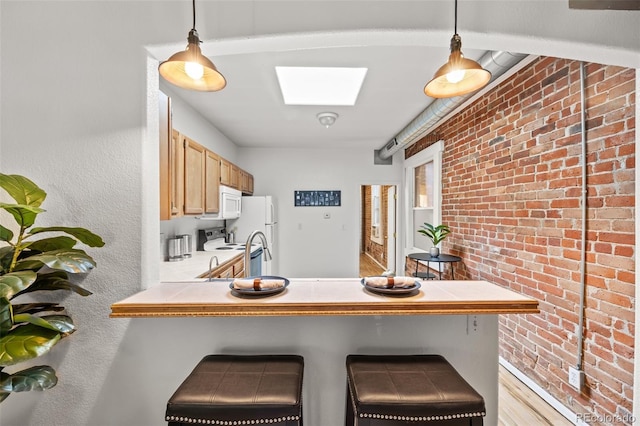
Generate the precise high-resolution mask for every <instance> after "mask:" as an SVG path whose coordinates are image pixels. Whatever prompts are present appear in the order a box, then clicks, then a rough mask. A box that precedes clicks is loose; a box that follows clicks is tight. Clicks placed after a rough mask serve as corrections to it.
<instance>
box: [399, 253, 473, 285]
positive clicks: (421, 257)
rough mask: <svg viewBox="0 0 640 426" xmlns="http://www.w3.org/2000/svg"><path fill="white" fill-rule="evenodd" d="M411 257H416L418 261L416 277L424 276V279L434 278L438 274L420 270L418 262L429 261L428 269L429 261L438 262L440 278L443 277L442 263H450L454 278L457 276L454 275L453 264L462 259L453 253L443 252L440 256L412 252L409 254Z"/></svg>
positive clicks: (452, 277)
mask: <svg viewBox="0 0 640 426" xmlns="http://www.w3.org/2000/svg"><path fill="white" fill-rule="evenodd" d="M408 257H409V259H414V260H415V261H416V272H415V273H414V274H413V276H414V277H417V278H422V279H432V278H435V277H436V276H435V275H434V274H432V273H430V272H418V262H419V261H423V262H427V271H428V269H429V263H431V262H433V263H437V264H438V279H440V280H441V279H442V268H441V267H440V264H441V263H445V264H446V263H449V264H451V279H452V280H454V279H455V277H454V275H453V264H454V263H456V262H460V261H462V258H461V257H459V256H454V255H452V254H442V253H440V255H439V256H435V257H434V256H431V255H430V254H429V253H410V254H409V255H408Z"/></svg>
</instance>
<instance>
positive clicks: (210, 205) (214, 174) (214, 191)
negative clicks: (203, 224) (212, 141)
mask: <svg viewBox="0 0 640 426" xmlns="http://www.w3.org/2000/svg"><path fill="white" fill-rule="evenodd" d="M204 168H205V182H204V189H205V195H204V207H205V208H204V210H205V213H218V212H219V211H220V157H218V155H216V154H215V153H214V152H211V151H209V150H207V151H206V154H205V167H204Z"/></svg>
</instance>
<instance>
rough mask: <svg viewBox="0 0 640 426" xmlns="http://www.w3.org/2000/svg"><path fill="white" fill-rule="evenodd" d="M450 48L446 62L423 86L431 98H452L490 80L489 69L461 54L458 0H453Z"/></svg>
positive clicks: (469, 91)
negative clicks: (453, 12) (453, 9)
mask: <svg viewBox="0 0 640 426" xmlns="http://www.w3.org/2000/svg"><path fill="white" fill-rule="evenodd" d="M450 49H451V54H450V55H449V60H448V61H447V63H446V64H444V65H443V66H441V67H440V68H439V69H438V71H436V73H435V74H434V76H433V79H432V80H431V81H430V82H429V83H427V85H426V86H424V94H425V95H427V96H431V97H432V98H452V97H454V96H460V95H465V94H467V93H471V92H473V91H476V90H478V89H480V88H482V87H484V86H485V85H486V84H487V83H488V82H489V80H491V73H490V72H489V71H487V70H485V69H483V68H482V66H480V64H479V63H477V62H476V61H473V60H471V59H467V58H465V57H464V55H463V54H462V39H461V38H460V36H459V35H458V0H455V28H454V34H453V37H452V38H451V46H450Z"/></svg>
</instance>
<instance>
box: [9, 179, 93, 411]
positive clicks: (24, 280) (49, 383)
mask: <svg viewBox="0 0 640 426" xmlns="http://www.w3.org/2000/svg"><path fill="white" fill-rule="evenodd" d="M0 188H2V189H4V190H5V191H6V192H7V194H9V196H10V197H11V198H13V200H14V201H15V203H12V204H8V203H2V202H0V208H1V209H3V210H5V211H6V212H7V213H8V215H6V216H7V217H9V216H13V219H14V220H15V222H16V225H17V231H16V232H15V233H14V231H12V230H11V229H9V228H7V227H5V226H3V225H2V224H0V402H2V401H4V400H5V399H6V398H7V397H8V396H9V395H10V394H11V393H12V392H24V391H31V390H44V389H49V388H51V387H53V386H55V385H56V383H57V381H58V378H57V377H56V373H55V370H54V369H53V368H52V367H50V366H48V365H37V366H32V367H29V368H26V369H23V370H20V371H17V372H13V373H12V374H9V373H7V372H6V371H5V368H6V367H14V366H16V365H19V364H21V363H24V362H27V361H30V360H32V359H34V358H36V357H39V356H41V355H44V354H46V353H47V352H49V351H50V350H51V348H52V347H53V346H54V345H55V344H56V343H58V342H59V341H60V339H62V338H64V337H66V336H68V335H70V334H71V333H73V332H74V331H75V329H76V328H75V325H74V324H73V321H72V319H71V317H69V316H68V315H65V313H64V307H63V306H60V305H59V304H58V303H55V302H49V301H48V302H38V301H36V300H34V299H35V297H34V295H33V293H35V292H42V291H56V290H64V291H72V292H75V293H77V294H79V295H81V296H88V295H90V294H91V292H90V291H88V290H85V289H84V288H82V287H80V286H78V285H77V284H75V283H73V282H72V281H71V279H70V278H71V276H72V275H74V274H83V273H87V272H89V271H91V269H93V268H94V267H95V266H96V263H95V261H94V260H93V259H92V258H91V256H89V255H88V254H87V253H85V252H84V251H83V250H81V249H77V248H74V246H75V245H76V244H77V243H78V242H82V243H84V244H86V245H87V246H89V247H102V246H103V245H104V242H103V241H102V238H100V237H99V236H98V235H96V234H94V233H92V232H91V231H88V230H86V229H84V228H70V227H64V226H53V227H34V226H33V225H34V223H35V220H36V217H37V216H38V214H40V213H42V212H44V211H45V210H43V209H42V208H41V207H40V205H41V204H42V202H43V201H44V199H45V197H46V193H45V192H44V191H43V190H42V189H40V188H39V187H38V186H37V185H36V184H34V183H33V182H32V181H30V180H29V179H27V178H25V177H23V176H20V175H5V174H1V173H0ZM48 232H53V233H55V234H54V236H50V237H46V238H41V236H42V234H43V233H48ZM25 294H31V297H30V298H29V299H28V300H26V301H25V302H24V303H16V302H15V300H16V299H18V298H19V297H20V296H22V295H25Z"/></svg>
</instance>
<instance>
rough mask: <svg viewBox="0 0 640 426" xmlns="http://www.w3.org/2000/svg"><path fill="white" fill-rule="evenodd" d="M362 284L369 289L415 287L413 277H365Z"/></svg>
mask: <svg viewBox="0 0 640 426" xmlns="http://www.w3.org/2000/svg"><path fill="white" fill-rule="evenodd" d="M364 283H365V284H366V285H368V286H370V287H380V288H408V287H413V286H415V285H416V279H415V278H413V277H365V279H364Z"/></svg>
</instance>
